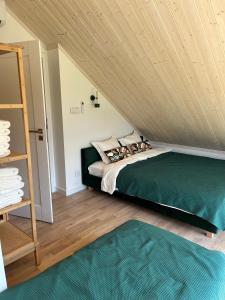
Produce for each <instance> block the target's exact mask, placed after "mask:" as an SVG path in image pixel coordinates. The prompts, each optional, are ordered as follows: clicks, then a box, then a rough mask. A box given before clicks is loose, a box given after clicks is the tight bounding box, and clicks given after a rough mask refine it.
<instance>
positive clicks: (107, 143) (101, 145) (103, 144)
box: [91, 136, 120, 164]
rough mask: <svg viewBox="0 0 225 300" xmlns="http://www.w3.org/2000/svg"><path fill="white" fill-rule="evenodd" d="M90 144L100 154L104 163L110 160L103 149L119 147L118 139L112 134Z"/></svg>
mask: <svg viewBox="0 0 225 300" xmlns="http://www.w3.org/2000/svg"><path fill="white" fill-rule="evenodd" d="M91 144H92V145H93V146H94V147H95V149H96V150H97V151H98V153H99V154H100V156H101V158H102V160H103V162H104V163H105V164H109V163H110V160H109V159H108V157H107V156H106V155H105V153H104V151H107V150H111V149H113V148H117V147H120V144H119V142H118V140H117V139H116V138H115V137H114V136H112V137H111V138H109V139H107V140H104V141H99V142H92V143H91Z"/></svg>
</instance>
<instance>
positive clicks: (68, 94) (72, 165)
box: [59, 49, 132, 194]
mask: <svg viewBox="0 0 225 300" xmlns="http://www.w3.org/2000/svg"><path fill="white" fill-rule="evenodd" d="M59 68H60V85H61V101H62V116H63V134H64V149H65V169H66V194H71V193H74V192H77V191H79V190H81V189H82V188H83V186H82V183H81V159H80V149H81V148H82V147H86V146H89V143H90V142H91V141H94V140H98V139H104V138H108V137H110V136H111V135H115V136H116V137H119V136H123V135H124V134H127V133H130V132H131V131H132V126H131V125H130V124H129V123H128V122H127V121H126V120H125V119H124V118H123V117H122V116H121V115H120V114H119V113H118V112H117V111H116V110H115V108H114V107H113V106H112V105H111V104H110V103H109V102H108V101H107V100H106V99H105V98H104V97H103V96H102V95H101V94H99V103H100V105H101V107H100V108H94V107H93V105H92V104H91V101H90V100H89V98H90V95H91V94H94V93H95V91H96V89H95V87H94V86H93V85H92V84H91V83H90V81H89V80H88V79H87V78H86V77H85V76H84V75H83V74H82V73H81V72H80V71H79V69H78V68H77V67H76V66H75V65H74V63H73V62H72V60H71V59H70V58H69V57H68V56H67V55H66V54H65V53H64V52H63V51H62V50H60V49H59ZM82 101H83V102H84V113H80V114H71V113H70V108H71V107H79V106H80V103H81V102H82ZM75 173H76V174H77V176H75Z"/></svg>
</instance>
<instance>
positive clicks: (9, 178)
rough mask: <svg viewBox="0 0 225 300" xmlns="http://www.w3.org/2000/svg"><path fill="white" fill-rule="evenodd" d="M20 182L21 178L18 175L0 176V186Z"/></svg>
mask: <svg viewBox="0 0 225 300" xmlns="http://www.w3.org/2000/svg"><path fill="white" fill-rule="evenodd" d="M20 181H22V177H21V176H20V175H12V176H1V177H0V185H1V182H4V183H5V182H8V183H10V182H11V183H12V182H13V183H14V182H20Z"/></svg>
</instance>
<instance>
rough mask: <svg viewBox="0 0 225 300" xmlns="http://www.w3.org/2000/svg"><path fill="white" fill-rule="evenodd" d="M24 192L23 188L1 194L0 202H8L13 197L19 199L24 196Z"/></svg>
mask: <svg viewBox="0 0 225 300" xmlns="http://www.w3.org/2000/svg"><path fill="white" fill-rule="evenodd" d="M23 195H24V192H23V190H21V189H17V190H15V191H12V192H10V193H7V194H4V195H0V202H2V201H5V202H8V201H10V200H11V199H16V198H17V199H19V198H21V197H23Z"/></svg>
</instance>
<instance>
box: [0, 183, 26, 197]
mask: <svg viewBox="0 0 225 300" xmlns="http://www.w3.org/2000/svg"><path fill="white" fill-rule="evenodd" d="M23 187H24V182H22V181H17V182H16V181H15V182H14V181H12V182H0V194H3V193H10V192H11V191H14V190H16V189H22V188H23Z"/></svg>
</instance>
